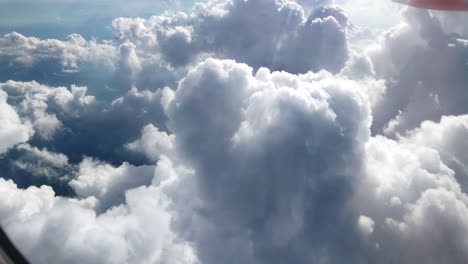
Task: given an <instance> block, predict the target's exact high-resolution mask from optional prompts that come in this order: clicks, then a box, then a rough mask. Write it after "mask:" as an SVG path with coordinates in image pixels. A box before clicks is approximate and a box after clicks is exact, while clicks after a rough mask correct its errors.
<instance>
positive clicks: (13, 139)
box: [0, 91, 34, 154]
mask: <svg viewBox="0 0 468 264" xmlns="http://www.w3.org/2000/svg"><path fill="white" fill-rule="evenodd" d="M7 98H8V95H7V94H6V93H5V92H3V91H0V123H1V124H2V126H1V128H0V142H1V143H0V154H3V153H5V152H6V151H7V150H8V149H9V148H11V147H13V146H14V145H16V144H18V143H21V142H25V141H27V140H28V139H29V138H30V137H31V136H32V135H33V134H34V130H33V129H32V127H31V124H30V123H23V122H22V121H21V119H20V117H19V116H18V114H17V113H16V111H15V109H14V108H13V107H11V106H10V105H9V104H8V103H7Z"/></svg>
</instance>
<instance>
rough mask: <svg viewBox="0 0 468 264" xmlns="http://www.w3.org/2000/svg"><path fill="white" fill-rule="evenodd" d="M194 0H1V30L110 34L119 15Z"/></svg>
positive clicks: (156, 11)
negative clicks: (110, 26)
mask: <svg viewBox="0 0 468 264" xmlns="http://www.w3.org/2000/svg"><path fill="white" fill-rule="evenodd" d="M193 2H195V1H192V0H183V1H177V2H176V1H169V0H168V1H164V0H134V1H125V0H117V1H112V0H95V1H91V0H84V1H79V0H14V1H11V0H0V17H1V18H2V19H1V20H0V34H2V35H3V34H5V33H7V32H11V31H18V32H20V33H24V34H26V35H35V36H39V37H45V38H63V37H65V36H67V35H68V34H69V33H70V32H76V33H80V34H82V35H83V36H86V37H98V38H103V37H109V36H110V32H109V31H108V29H107V28H108V26H109V25H110V23H111V21H112V19H114V18H116V17H121V16H123V17H136V16H140V17H148V16H151V15H158V14H160V13H162V12H164V11H170V10H186V9H187V8H189V7H191V6H192V5H193Z"/></svg>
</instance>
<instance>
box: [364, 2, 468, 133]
mask: <svg viewBox="0 0 468 264" xmlns="http://www.w3.org/2000/svg"><path fill="white" fill-rule="evenodd" d="M460 38H462V36H456V35H454V31H445V29H444V28H443V27H442V25H441V22H440V20H439V19H437V17H436V16H434V15H432V14H431V13H429V12H427V11H421V10H412V9H411V10H408V11H407V12H406V13H405V22H404V23H401V24H400V25H398V26H396V27H394V28H392V29H390V30H388V31H387V32H385V33H383V35H382V36H381V40H380V41H379V44H377V45H373V46H372V47H371V48H370V49H369V50H368V54H369V56H370V58H371V61H372V63H373V66H374V69H375V72H376V76H377V77H378V78H382V79H384V80H386V84H387V92H386V93H385V95H384V99H383V100H382V101H381V102H380V104H379V105H378V106H376V107H375V108H374V117H375V121H374V124H373V130H374V131H375V132H376V133H382V132H386V133H388V135H394V134H396V133H402V132H405V131H406V130H409V129H413V128H416V127H418V126H419V125H420V124H421V122H422V121H424V120H433V121H438V120H440V118H441V116H442V115H460V114H464V113H466V112H467V111H468V109H467V108H466V106H467V105H466V104H465V102H464V99H462V98H466V97H467V96H468V94H467V91H468V90H467V89H466V83H467V79H466V76H467V75H466V73H467V72H468V68H467V64H466V63H467V61H468V57H467V56H468V49H467V46H466V45H464V41H463V40H461V39H460ZM385 130H386V131H385Z"/></svg>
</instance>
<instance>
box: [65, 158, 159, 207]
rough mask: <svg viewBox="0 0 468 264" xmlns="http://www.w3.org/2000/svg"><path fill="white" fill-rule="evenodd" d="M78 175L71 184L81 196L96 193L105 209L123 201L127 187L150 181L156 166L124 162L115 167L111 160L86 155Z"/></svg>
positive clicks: (144, 184)
mask: <svg viewBox="0 0 468 264" xmlns="http://www.w3.org/2000/svg"><path fill="white" fill-rule="evenodd" d="M77 174H78V176H77V177H76V178H75V179H73V180H71V181H70V183H69V185H70V186H71V187H72V188H73V190H74V191H75V192H76V194H77V196H78V197H80V198H88V197H93V198H96V199H97V201H98V206H99V207H98V211H101V212H103V211H105V210H107V209H109V208H111V207H112V206H115V205H120V204H122V203H123V201H124V198H125V197H124V195H125V191H126V190H129V189H133V188H136V187H139V186H147V185H149V184H150V183H151V180H152V179H153V174H154V166H140V167H135V166H132V165H130V164H128V163H123V164H122V165H120V166H119V167H117V168H115V167H113V166H111V165H109V164H106V163H103V162H99V161H97V160H93V159H91V158H85V159H83V161H81V163H80V164H79V168H78V173H77Z"/></svg>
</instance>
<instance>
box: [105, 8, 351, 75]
mask: <svg viewBox="0 0 468 264" xmlns="http://www.w3.org/2000/svg"><path fill="white" fill-rule="evenodd" d="M259 12H260V14H259ZM319 13H321V12H317V13H315V15H311V16H310V17H309V18H308V19H306V18H305V16H304V11H303V9H302V7H301V6H299V5H297V4H296V3H294V2H288V1H284V0H278V1H271V0H261V1H243V0H232V1H227V2H225V3H220V2H218V1H208V2H207V3H198V4H196V5H195V7H194V9H193V11H192V13H189V14H186V13H178V14H166V15H161V16H155V17H152V18H150V19H148V20H144V19H141V18H137V19H128V18H118V19H116V20H114V22H113V27H114V30H115V31H116V34H117V36H118V37H119V39H120V40H121V41H123V42H125V41H131V42H133V43H136V44H137V46H139V47H141V49H143V50H154V51H159V52H160V55H161V57H162V58H163V59H164V60H165V61H167V62H168V63H170V64H171V65H172V66H174V67H178V66H183V65H186V64H188V63H189V62H191V61H192V60H194V59H196V57H197V56H202V57H203V56H216V57H218V58H230V59H235V60H238V61H240V62H245V63H247V64H249V65H251V66H253V67H255V68H259V67H262V66H263V67H268V68H270V69H273V70H286V71H289V72H293V73H304V72H307V71H309V70H314V71H317V70H320V69H327V70H329V71H334V72H336V71H338V70H340V69H341V67H342V66H343V64H344V61H345V60H346V57H347V54H348V46H347V33H346V31H347V25H344V24H342V23H340V20H342V19H343V18H342V12H341V11H340V9H338V8H337V7H335V8H329V9H328V11H327V12H326V13H321V14H322V15H319ZM323 14H326V15H323Z"/></svg>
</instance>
